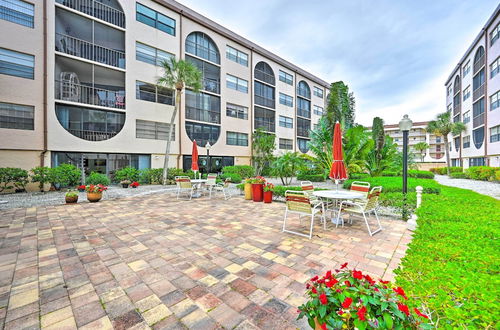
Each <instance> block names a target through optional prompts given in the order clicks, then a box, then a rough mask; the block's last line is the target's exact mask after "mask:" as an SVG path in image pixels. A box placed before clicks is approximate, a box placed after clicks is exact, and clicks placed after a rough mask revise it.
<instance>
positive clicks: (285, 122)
mask: <svg viewBox="0 0 500 330" xmlns="http://www.w3.org/2000/svg"><path fill="white" fill-rule="evenodd" d="M280 126H281V127H285V128H293V119H292V118H290V117H285V116H280Z"/></svg>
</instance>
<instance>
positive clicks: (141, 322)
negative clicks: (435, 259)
mask: <svg viewBox="0 0 500 330" xmlns="http://www.w3.org/2000/svg"><path fill="white" fill-rule="evenodd" d="M284 207H285V205H284V204H282V203H273V204H262V203H253V202H251V201H244V200H243V198H242V197H241V196H236V197H234V198H232V199H230V200H228V201H224V200H222V199H215V200H214V199H212V200H209V199H206V198H201V199H198V200H192V201H177V200H175V198H174V197H173V196H172V195H171V194H156V195H148V196H136V197H128V198H122V199H115V200H106V201H102V202H99V203H96V204H89V203H82V204H76V205H58V206H44V207H37V208H28V209H10V210H4V211H0V328H2V326H4V327H5V329H23V328H45V329H72V328H76V327H78V328H81V329H107V328H109V329H111V328H115V329H126V328H133V329H148V328H150V327H152V328H155V329H183V328H189V329H216V328H217V329H222V328H224V329H233V328H236V329H296V328H307V325H306V322H305V320H301V321H296V317H297V306H298V305H300V304H301V303H302V302H303V301H304V299H305V296H304V283H305V282H306V281H307V280H308V279H309V278H310V277H312V276H314V275H316V274H320V273H323V272H324V271H326V270H327V269H332V268H335V267H337V266H338V265H339V264H341V263H343V262H345V261H347V262H349V264H350V265H351V266H356V268H357V269H360V270H363V271H365V272H368V273H371V274H372V275H374V276H377V277H382V276H383V277H384V278H386V279H392V276H393V275H392V270H393V269H394V268H396V267H397V265H398V263H399V261H400V258H401V257H402V256H403V255H404V252H405V250H406V246H407V244H408V242H409V241H410V240H411V236H410V233H409V232H408V231H407V230H406V224H405V223H403V222H401V221H397V220H383V221H382V225H383V226H384V230H383V231H382V232H381V233H378V234H376V235H375V236H374V237H370V236H368V233H367V231H366V228H365V227H364V226H362V223H361V221H359V220H357V221H356V220H355V221H354V224H353V225H352V226H349V227H344V228H338V229H335V228H334V226H332V225H331V224H330V225H329V226H328V229H327V231H323V229H322V226H320V225H319V223H318V224H317V225H316V226H315V228H314V233H315V236H314V237H313V239H311V240H309V239H307V238H302V237H299V236H294V235H291V234H284V233H282V232H281V225H282V217H283V213H284ZM295 224H296V225H299V223H298V221H295ZM303 224H304V225H305V224H306V222H304V223H303Z"/></svg>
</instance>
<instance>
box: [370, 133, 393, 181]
mask: <svg viewBox="0 0 500 330" xmlns="http://www.w3.org/2000/svg"><path fill="white" fill-rule="evenodd" d="M379 153H380V154H379V156H377V154H376V149H375V147H374V148H373V150H372V151H371V152H370V153H369V154H368V157H367V168H368V172H369V173H370V175H371V176H380V175H381V174H382V172H384V171H390V170H398V169H396V168H395V164H397V157H398V154H399V152H398V147H397V144H396V143H394V142H393V140H392V138H391V137H390V136H386V137H385V141H384V145H383V147H382V149H380V151H379Z"/></svg>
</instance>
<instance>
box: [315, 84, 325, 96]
mask: <svg viewBox="0 0 500 330" xmlns="http://www.w3.org/2000/svg"><path fill="white" fill-rule="evenodd" d="M314 95H316V96H317V97H321V98H323V89H321V88H319V87H316V86H314Z"/></svg>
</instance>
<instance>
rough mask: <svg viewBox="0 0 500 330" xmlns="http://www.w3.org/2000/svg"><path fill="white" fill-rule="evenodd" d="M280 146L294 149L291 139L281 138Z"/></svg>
mask: <svg viewBox="0 0 500 330" xmlns="http://www.w3.org/2000/svg"><path fill="white" fill-rule="evenodd" d="M279 148H280V149H284V150H292V149H293V141H292V140H290V139H279Z"/></svg>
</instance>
